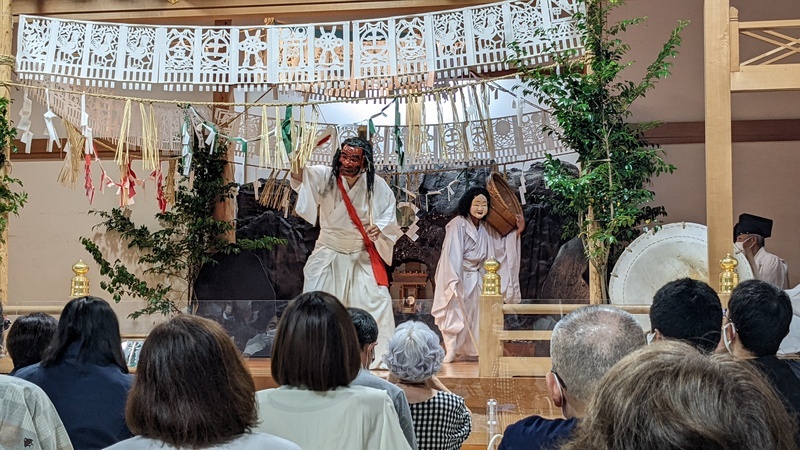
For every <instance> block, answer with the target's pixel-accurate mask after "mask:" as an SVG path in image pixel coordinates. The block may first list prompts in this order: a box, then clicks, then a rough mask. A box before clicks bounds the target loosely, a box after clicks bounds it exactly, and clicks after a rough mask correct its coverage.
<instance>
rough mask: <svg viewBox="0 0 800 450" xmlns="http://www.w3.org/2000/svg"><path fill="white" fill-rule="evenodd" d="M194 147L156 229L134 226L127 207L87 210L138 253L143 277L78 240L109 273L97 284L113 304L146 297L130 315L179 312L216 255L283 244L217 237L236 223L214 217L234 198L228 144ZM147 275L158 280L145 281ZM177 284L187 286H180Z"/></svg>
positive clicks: (270, 239) (158, 216)
mask: <svg viewBox="0 0 800 450" xmlns="http://www.w3.org/2000/svg"><path fill="white" fill-rule="evenodd" d="M193 150H194V151H193V158H192V171H193V177H192V179H191V180H190V179H189V177H188V176H182V177H181V180H180V183H179V184H178V187H177V189H176V193H175V205H174V206H173V207H172V209H170V210H168V211H166V212H164V213H158V214H156V216H155V217H156V219H158V222H159V224H160V227H161V228H160V229H158V230H151V229H150V228H148V227H147V226H144V225H141V226H137V225H136V224H134V223H133V221H132V220H131V219H130V217H129V215H128V214H127V211H125V210H122V209H120V208H114V209H112V210H111V211H92V212H91V213H92V214H95V215H97V216H99V217H100V218H101V219H102V220H103V221H102V222H101V223H100V224H98V225H97V226H95V229H98V228H99V229H102V230H104V231H105V232H106V233H108V232H112V233H115V234H116V235H117V236H118V237H119V239H120V240H121V241H122V242H124V243H126V246H127V249H128V250H130V251H131V252H133V253H135V254H136V255H138V256H137V259H136V265H137V266H138V267H139V270H140V273H141V275H137V274H136V273H134V272H133V271H131V270H130V269H128V268H127V266H126V265H125V264H124V263H123V262H122V261H121V260H120V259H116V260H114V261H109V260H108V259H107V258H106V257H105V256H104V255H103V253H102V252H101V250H100V248H99V247H98V245H97V244H95V243H94V242H93V241H92V240H91V239H88V238H85V237H82V238H81V243H82V244H83V246H84V247H85V248H86V250H87V251H88V252H89V254H90V255H91V256H92V258H93V259H94V260H95V262H96V263H97V264H98V266H99V267H100V274H101V275H102V276H104V277H108V281H103V282H101V283H100V286H101V287H102V288H103V289H104V290H105V291H107V292H108V293H110V294H111V295H112V297H113V298H114V300H115V301H116V302H119V301H120V300H121V299H122V297H123V296H126V297H132V298H140V299H143V300H145V301H146V303H147V305H146V306H145V307H144V308H143V309H141V310H138V311H135V312H133V313H132V314H131V315H130V317H131V318H134V319H136V318H138V317H141V316H142V315H149V314H163V315H168V314H172V313H176V312H179V311H180V308H179V307H178V305H179V304H180V303H181V300H188V301H189V302H190V303H191V302H193V301H194V283H195V281H196V280H197V277H198V276H199V274H200V269H202V267H203V266H204V265H206V264H216V263H217V262H216V260H215V259H214V255H215V254H218V253H223V254H231V253H239V252H240V251H241V250H243V249H244V250H253V249H269V250H271V249H273V248H274V246H276V245H281V244H285V243H286V240H284V239H278V238H275V237H269V236H268V237H264V238H261V239H258V240H239V242H238V244H231V243H229V242H228V241H226V240H225V239H223V238H222V237H221V236H223V235H224V234H225V233H227V232H229V231H231V230H233V228H234V227H233V225H232V224H231V223H229V222H226V221H222V220H216V219H214V218H213V213H214V207H215V206H216V204H217V203H218V202H220V201H222V200H223V199H226V198H231V197H233V196H234V192H235V189H236V187H237V185H236V183H230V182H227V181H226V180H225V179H224V177H223V171H224V167H225V165H226V164H227V162H226V161H225V159H224V155H225V154H226V150H227V147H226V145H223V144H222V143H220V144H219V145H217V147H216V148H215V149H214V151H213V152H209V151H208V150H201V149H199V145H198V143H197V141H195V142H194V149H193ZM181 172H182V171H181ZM145 278H147V279H151V280H158V281H155V282H148V281H146V280H145ZM180 281H182V282H180ZM176 284H180V285H185V286H186V288H185V289H183V290H181V289H179V288H176Z"/></svg>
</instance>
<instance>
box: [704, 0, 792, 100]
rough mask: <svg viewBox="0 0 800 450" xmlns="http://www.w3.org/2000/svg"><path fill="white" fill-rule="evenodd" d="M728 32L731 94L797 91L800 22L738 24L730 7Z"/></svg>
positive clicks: (736, 11) (737, 18)
mask: <svg viewBox="0 0 800 450" xmlns="http://www.w3.org/2000/svg"><path fill="white" fill-rule="evenodd" d="M729 29H730V34H729V35H730V56H731V58H730V64H731V91H733V92H738V91H766V90H783V89H800V20H796V19H795V20H769V21H751V22H740V21H739V11H738V10H737V9H736V8H730V16H729ZM743 38H746V40H747V41H748V42H747V45H746V47H747V51H746V53H747V55H746V56H744V55H743V54H742V53H743V52H742V48H741V41H743V40H744V39H743ZM706 51H708V49H706ZM743 58H746V59H743Z"/></svg>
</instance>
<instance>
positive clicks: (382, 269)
mask: <svg viewBox="0 0 800 450" xmlns="http://www.w3.org/2000/svg"><path fill="white" fill-rule="evenodd" d="M336 184H337V185H338V186H339V192H341V193H342V200H344V206H345V207H346V208H347V214H348V215H349V216H350V220H352V221H353V225H355V226H356V228H357V229H358V231H359V232H360V233H361V237H362V238H364V246H365V247H366V248H367V253H369V262H370V264H372V273H373V274H374V275H375V281H377V282H378V286H386V287H389V275H388V274H387V273H386V266H385V265H384V264H383V259H381V255H380V254H379V253H378V249H377V248H375V243H374V242H372V241H371V240H370V239H369V236H367V230H365V229H364V225H362V224H361V219H359V218H358V213H357V212H356V208H355V207H353V202H352V201H351V200H350V196H349V195H347V191H345V190H344V185H343V184H342V178H341V177H339V178H337V179H336Z"/></svg>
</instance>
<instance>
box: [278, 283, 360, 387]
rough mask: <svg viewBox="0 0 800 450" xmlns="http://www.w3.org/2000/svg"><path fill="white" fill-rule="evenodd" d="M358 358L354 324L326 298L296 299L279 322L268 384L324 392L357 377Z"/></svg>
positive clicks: (309, 294)
mask: <svg viewBox="0 0 800 450" xmlns="http://www.w3.org/2000/svg"><path fill="white" fill-rule="evenodd" d="M360 366H361V357H360V354H359V351H358V339H357V338H356V330H355V327H354V326H353V321H352V320H351V319H350V316H349V315H348V314H347V310H346V309H345V307H344V306H343V305H342V304H341V303H340V302H339V300H337V299H336V297H334V296H333V295H331V294H328V293H325V292H320V291H314V292H306V293H305V294H300V295H299V296H297V297H296V298H295V299H294V300H292V302H291V303H290V304H289V306H287V307H286V310H285V311H284V313H283V317H281V320H280V322H278V328H277V330H276V331H275V344H274V345H273V347H272V368H271V369H272V378H273V379H275V381H276V382H277V383H278V384H279V385H282V386H293V387H297V388H302V389H310V390H312V391H328V390H331V389H336V388H337V387H340V386H347V385H349V384H350V382H351V381H353V380H354V379H355V377H356V375H358V371H359V368H360Z"/></svg>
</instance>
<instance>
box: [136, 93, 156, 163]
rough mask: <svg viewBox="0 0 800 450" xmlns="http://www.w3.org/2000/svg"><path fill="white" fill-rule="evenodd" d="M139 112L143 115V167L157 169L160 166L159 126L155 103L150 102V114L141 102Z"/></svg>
mask: <svg viewBox="0 0 800 450" xmlns="http://www.w3.org/2000/svg"><path fill="white" fill-rule="evenodd" d="M139 114H141V116H142V169H144V170H156V169H157V168H158V126H157V124H156V120H155V113H154V111H153V105H152V104H150V112H149V114H148V112H147V111H146V110H145V107H144V103H139Z"/></svg>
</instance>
